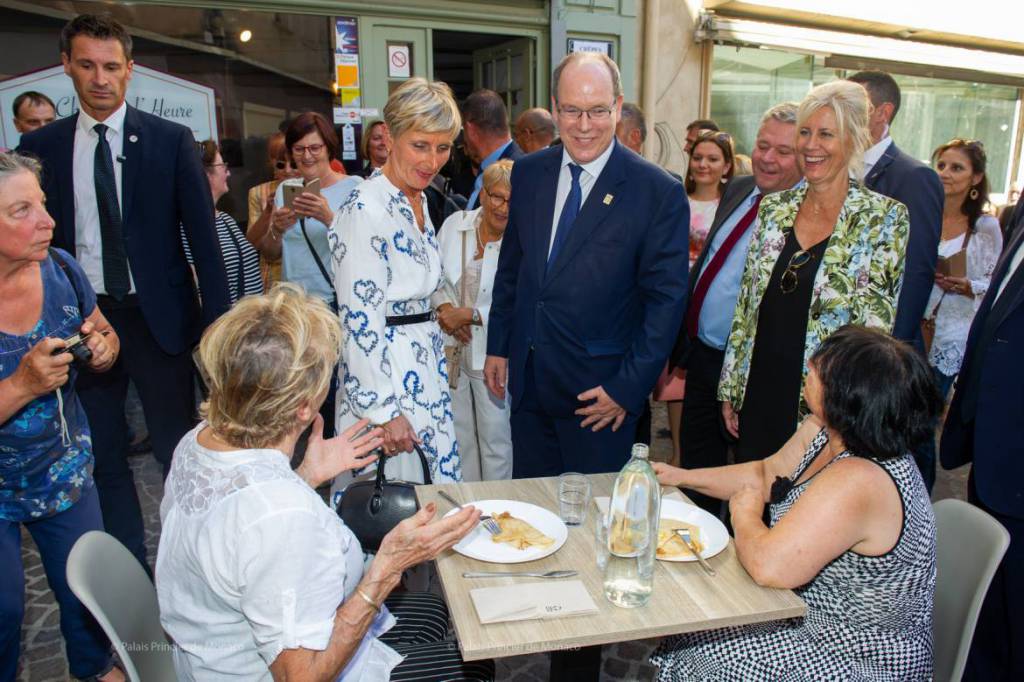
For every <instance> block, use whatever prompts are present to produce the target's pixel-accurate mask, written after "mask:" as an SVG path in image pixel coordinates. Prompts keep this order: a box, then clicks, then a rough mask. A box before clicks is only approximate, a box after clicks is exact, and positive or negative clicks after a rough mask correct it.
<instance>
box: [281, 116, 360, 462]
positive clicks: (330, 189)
mask: <svg viewBox="0 0 1024 682" xmlns="http://www.w3.org/2000/svg"><path fill="white" fill-rule="evenodd" d="M284 145H285V149H287V153H288V155H289V156H290V157H291V158H292V160H293V163H294V164H295V167H296V168H297V169H298V172H299V177H297V178H290V179H287V180H284V181H283V182H282V183H281V184H280V185H278V186H277V193H276V194H275V195H274V212H273V214H272V215H271V217H270V229H269V230H267V234H266V236H264V237H263V244H262V247H263V248H262V250H261V253H263V255H264V256H266V257H268V258H271V259H273V258H277V257H280V259H281V280H282V281H284V282H292V283H293V284H298V285H299V286H301V287H302V288H303V289H305V290H306V293H308V294H309V295H311V296H315V297H317V298H319V299H321V300H322V301H324V302H325V303H326V304H327V305H328V307H330V309H331V310H334V311H337V309H338V302H337V296H336V295H335V293H334V278H333V276H332V274H331V270H330V268H331V247H330V246H329V244H328V242H327V230H328V226H330V224H331V223H332V222H334V212H335V211H337V210H338V209H339V208H340V207H341V205H342V204H344V203H345V201H346V200H347V199H348V195H349V194H350V193H351V192H352V190H353V189H354V188H355V186H356V185H358V184H359V183H360V182H362V181H363V179H362V178H358V177H351V176H348V175H345V174H344V173H339V172H337V171H335V170H333V169H332V168H331V161H332V160H333V159H336V158H338V136H337V135H335V133H334V127H333V126H332V125H331V124H330V122H328V120H327V119H326V118H324V117H323V116H321V115H320V114H318V113H316V112H314V111H307V112H306V113H304V114H299V115H298V116H296V117H295V119H293V120H292V122H291V124H290V125H289V126H288V130H286V131H285V133H284ZM300 188H303V189H304V191H301V192H300V191H298V190H299V189H300ZM336 392H337V381H336V380H335V381H332V382H331V386H330V390H329V391H328V393H327V399H326V400H324V403H323V406H322V407H321V408H320V414H321V415H323V418H324V434H326V435H327V436H328V437H330V436H333V435H334V396H335V393H336ZM300 449H301V448H300Z"/></svg>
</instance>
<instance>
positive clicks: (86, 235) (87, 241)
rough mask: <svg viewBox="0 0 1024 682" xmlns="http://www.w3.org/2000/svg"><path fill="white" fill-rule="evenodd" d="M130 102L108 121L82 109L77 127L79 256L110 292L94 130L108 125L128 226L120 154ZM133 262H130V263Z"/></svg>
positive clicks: (97, 284)
mask: <svg viewBox="0 0 1024 682" xmlns="http://www.w3.org/2000/svg"><path fill="white" fill-rule="evenodd" d="M127 108H128V105H127V104H125V103H123V102H122V103H121V107H120V108H119V109H118V110H117V111H115V112H114V113H112V114H111V115H110V116H108V117H107V118H106V120H104V121H97V120H96V119H94V118H93V117H92V116H90V115H89V114H87V113H85V111H84V110H81V109H80V110H79V111H78V125H77V126H76V128H75V145H74V157H73V161H72V168H71V170H72V178H73V179H74V189H75V260H77V261H78V263H79V264H80V265H81V266H82V270H84V271H85V275H86V277H88V278H89V283H90V284H92V288H93V289H95V290H96V293H97V294H105V293H107V288H106V286H105V285H104V282H103V239H102V237H101V235H100V211H99V206H98V205H97V204H96V179H95V174H94V172H93V171H94V165H95V164H94V160H95V157H96V145H97V144H98V143H99V136H98V135H97V134H96V131H95V130H93V126H95V125H96V124H97V123H103V124H104V125H106V126H107V127H108V130H107V144H108V145H109V146H110V154H111V159H110V161H111V163H113V164H114V181H115V184H116V185H117V203H118V205H119V206H121V207H122V209H121V225H122V229H123V227H124V201H123V199H122V198H121V166H122V164H121V162H120V161H118V157H121V156H123V153H124V115H125V112H126V111H127ZM129 266H130V263H129ZM128 277H129V284H130V285H131V286H130V289H129V291H130V292H131V293H135V281H134V279H133V278H132V276H131V268H130V267H129V272H128Z"/></svg>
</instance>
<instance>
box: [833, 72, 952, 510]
mask: <svg viewBox="0 0 1024 682" xmlns="http://www.w3.org/2000/svg"><path fill="white" fill-rule="evenodd" d="M850 80H851V81H853V82H854V83H859V84H860V85H862V86H863V87H864V89H865V90H867V93H868V98H869V99H870V100H871V104H872V107H873V110H872V112H871V119H870V122H869V125H870V127H871V139H872V141H873V142H874V146H872V147H871V148H870V149H868V150H867V151H866V152H865V153H864V172H865V176H864V184H865V185H867V187H868V189H871V190H874V191H875V192H878V193H879V194H884V195H885V196H887V197H891V198H893V199H895V200H896V201H899V202H900V203H902V204H903V205H905V206H906V207H907V210H908V211H909V212H910V238H909V240H908V241H907V255H906V266H905V268H904V274H903V289H902V291H900V299H899V302H898V303H897V307H896V323H895V324H894V325H893V330H892V335H893V336H895V337H896V338H898V339H903V340H904V341H909V342H911V343H913V344H914V345H915V346H917V347H918V349H920V350H921V351H922V352H923V351H924V340H923V339H922V337H921V320H922V319H923V318H924V316H925V306H927V305H928V297H929V296H931V293H932V287H933V286H934V285H935V263H936V261H937V260H938V257H939V240H940V239H941V237H942V206H943V203H944V202H945V192H944V191H943V189H942V183H941V182H939V176H938V175H936V173H935V171H933V170H932V169H931V168H929V167H928V166H926V165H925V164H923V163H921V162H920V161H918V160H917V159H915V158H913V157H911V156H909V155H908V154H906V153H904V152H903V151H902V150H900V148H899V147H897V146H896V143H895V142H893V139H892V137H891V136H890V135H889V127H890V126H891V125H892V121H893V119H894V118H896V114H897V113H899V110H900V87H899V85H897V84H896V81H895V80H894V79H893V77H892V76H890V75H889V74H887V73H885V72H883V71H860V72H858V73H855V74H854V75H852V76H850ZM914 459H915V460H916V461H917V466H918V468H919V469H920V470H921V475H922V476H923V477H924V480H925V484H926V485H927V486H928V490H929V491H930V490H931V489H932V485H933V484H934V483H935V461H934V454H932V453H931V452H925V451H922V452H916V453H914Z"/></svg>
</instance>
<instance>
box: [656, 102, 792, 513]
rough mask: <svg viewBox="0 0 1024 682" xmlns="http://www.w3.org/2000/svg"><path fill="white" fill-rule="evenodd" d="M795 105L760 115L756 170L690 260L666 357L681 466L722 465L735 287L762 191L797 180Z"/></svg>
mask: <svg viewBox="0 0 1024 682" xmlns="http://www.w3.org/2000/svg"><path fill="white" fill-rule="evenodd" d="M798 106H799V105H798V104H797V103H796V102H785V103H783V104H778V105H776V106H774V107H772V108H771V109H769V110H768V111H767V112H765V114H764V116H763V117H762V118H761V127H760V129H759V130H758V132H757V139H756V140H755V143H754V150H753V154H752V155H751V161H752V164H753V168H754V174H753V175H747V176H741V177H737V178H733V179H732V181H731V182H730V183H729V186H728V187H726V188H725V192H724V193H723V194H722V199H721V201H720V202H719V204H718V210H717V211H716V212H715V219H714V221H713V222H712V223H711V229H710V230H709V231H708V238H707V241H706V242H705V244H704V249H703V250H702V251H701V253H700V255H699V256H698V257H697V260H696V262H695V263H694V265H693V273H692V276H691V277H690V293H689V296H688V298H687V304H688V305H687V311H686V316H685V318H684V322H683V325H682V326H681V328H680V330H679V336H678V338H677V340H676V346H675V348H674V349H673V351H672V356H671V358H670V361H669V363H670V364H671V365H672V366H673V367H682V368H684V369H686V394H685V395H684V396H683V415H682V421H681V426H680V438H679V441H680V453H681V463H682V466H684V467H686V468H687V469H695V468H703V467H716V466H724V465H725V464H727V463H728V462H727V461H726V454H727V451H728V446H729V440H728V437H727V433H726V430H725V427H724V425H723V424H722V416H721V410H722V404H721V403H720V402H719V400H718V380H719V378H720V376H721V374H722V362H723V360H724V357H725V343H726V341H727V340H728V338H729V329H730V326H731V323H732V317H733V311H734V310H735V308H736V299H737V297H738V296H739V291H740V278H741V277H742V276H743V267H744V265H745V262H746V257H747V247H748V245H749V244H750V237H751V235H753V234H754V232H755V231H756V230H757V208H758V206H759V205H760V201H761V197H763V196H764V195H765V194H770V193H772V192H779V191H781V190H784V189H789V188H791V187H793V186H794V185H795V184H797V182H799V181H800V169H799V168H798V167H797V165H796V151H795V149H794V147H793V145H794V142H795V140H796V114H797V108H798ZM687 494H688V495H689V496H690V498H691V499H693V501H694V502H695V503H696V504H698V505H699V506H701V507H703V508H704V509H706V510H707V511H709V512H711V513H712V514H714V515H716V516H717V515H718V514H719V513H720V512H721V506H722V503H721V502H720V501H719V500H716V499H714V498H711V497H707V496H705V495H701V494H700V493H698V492H695V491H688V492H687Z"/></svg>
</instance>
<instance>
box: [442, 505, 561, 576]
mask: <svg viewBox="0 0 1024 682" xmlns="http://www.w3.org/2000/svg"><path fill="white" fill-rule="evenodd" d="M463 504H468V505H471V506H473V507H476V508H477V509H479V510H480V511H482V512H483V513H484V514H491V515H496V514H500V513H502V512H508V513H510V514H512V516H515V517H516V518H519V519H522V520H523V521H526V522H527V523H529V524H530V525H532V526H533V527H534V528H536V529H537V530H539V531H540V532H541V533H544V535H547V536H548V537H549V538H554V540H555V542H554V544H552V545H548V546H547V547H529V548H527V549H516V548H515V547H513V546H512V545H510V544H508V543H507V542H494V541H493V540H491V534H490V533H488V532H487V530H486V529H485V528H484V526H483V524H480V525H478V526H477V527H476V529H475V530H473V531H472V532H471V533H470V534H469V535H467V536H466V537H464V538H462V540H460V541H459V543H458V544H457V545H455V547H453V548H452V549H454V550H455V551H456V552H458V553H459V554H462V555H464V556H468V557H469V558H471V559H479V560H480V561H489V562H491V563H495V564H520V563H523V562H524V561H536V560H537V559H543V558H544V557H546V556H550V555H552V554H554V553H555V552H557V551H558V550H559V549H560V548H561V547H562V545H564V544H565V540H566V538H568V537H569V529H568V528H566V526H565V523H563V522H562V519H560V518H558V515H557V514H554V513H552V512H550V511H548V510H547V509H544V508H543V507H538V506H537V505H535V504H530V503H528V502H517V501H515V500H471V501H469V502H463ZM454 513H456V510H454V509H453V510H451V511H450V512H448V513H447V514H445V516H451V515H452V514H454Z"/></svg>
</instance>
